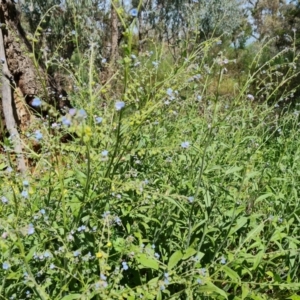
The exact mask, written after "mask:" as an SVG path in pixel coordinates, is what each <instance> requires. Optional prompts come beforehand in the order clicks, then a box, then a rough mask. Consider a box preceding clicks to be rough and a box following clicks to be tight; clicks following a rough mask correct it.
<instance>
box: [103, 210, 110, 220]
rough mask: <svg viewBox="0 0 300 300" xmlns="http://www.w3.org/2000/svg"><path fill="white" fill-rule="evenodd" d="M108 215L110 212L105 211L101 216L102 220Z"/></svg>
mask: <svg viewBox="0 0 300 300" xmlns="http://www.w3.org/2000/svg"><path fill="white" fill-rule="evenodd" d="M109 215H110V211H105V212H104V214H102V218H104V219H105V218H106V217H108V216H109Z"/></svg>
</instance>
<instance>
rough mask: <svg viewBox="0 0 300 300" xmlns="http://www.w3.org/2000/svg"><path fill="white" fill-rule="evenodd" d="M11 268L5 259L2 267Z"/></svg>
mask: <svg viewBox="0 0 300 300" xmlns="http://www.w3.org/2000/svg"><path fill="white" fill-rule="evenodd" d="M9 268H10V264H9V263H8V262H7V261H5V262H4V263H3V264H2V269H3V270H8V269H9Z"/></svg>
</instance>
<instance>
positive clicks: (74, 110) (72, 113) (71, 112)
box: [69, 108, 77, 116]
mask: <svg viewBox="0 0 300 300" xmlns="http://www.w3.org/2000/svg"><path fill="white" fill-rule="evenodd" d="M76 111H77V109H76V108H70V109H69V115H70V116H75V114H76Z"/></svg>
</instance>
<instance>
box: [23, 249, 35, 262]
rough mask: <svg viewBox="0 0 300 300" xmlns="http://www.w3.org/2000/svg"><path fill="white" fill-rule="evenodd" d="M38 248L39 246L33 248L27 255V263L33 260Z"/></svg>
mask: <svg viewBox="0 0 300 300" xmlns="http://www.w3.org/2000/svg"><path fill="white" fill-rule="evenodd" d="M36 248H37V246H33V247H32V248H31V249H30V251H29V253H28V254H27V255H26V257H25V261H26V262H27V263H28V262H29V261H30V260H31V259H32V256H33V254H34V252H35V251H36Z"/></svg>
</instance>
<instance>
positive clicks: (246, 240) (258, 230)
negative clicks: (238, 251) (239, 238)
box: [244, 222, 265, 244]
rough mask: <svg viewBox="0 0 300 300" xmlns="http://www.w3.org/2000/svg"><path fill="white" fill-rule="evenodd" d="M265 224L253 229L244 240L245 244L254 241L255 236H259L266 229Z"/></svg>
mask: <svg viewBox="0 0 300 300" xmlns="http://www.w3.org/2000/svg"><path fill="white" fill-rule="evenodd" d="M264 225H265V223H264V222H262V223H260V224H259V225H258V226H257V227H255V228H253V229H252V230H251V231H250V232H249V233H248V235H247V237H246V239H245V240H244V244H245V243H246V242H248V241H249V240H252V239H253V238H254V237H255V236H257V235H258V234H259V233H260V232H261V231H262V230H263V228H264Z"/></svg>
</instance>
